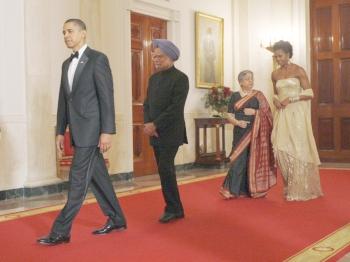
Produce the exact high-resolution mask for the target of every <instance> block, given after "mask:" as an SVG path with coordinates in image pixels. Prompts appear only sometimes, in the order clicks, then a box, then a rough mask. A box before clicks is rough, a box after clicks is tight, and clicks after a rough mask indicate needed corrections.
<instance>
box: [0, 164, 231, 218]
mask: <svg viewBox="0 0 350 262" xmlns="http://www.w3.org/2000/svg"><path fill="white" fill-rule="evenodd" d="M225 172H226V169H191V170H188V171H182V172H177V180H178V181H179V182H180V181H184V180H191V179H195V178H200V177H205V176H210V175H215V174H218V173H225ZM158 185H160V180H159V176H158V175H150V176H143V177H136V178H134V179H133V180H131V181H118V182H113V186H114V189H115V191H116V192H117V193H121V192H128V191H134V190H142V189H145V188H148V187H154V186H158ZM93 197H94V196H93V194H92V192H90V191H89V192H88V194H87V197H86V199H91V198H93ZM66 199H67V193H66V192H61V193H58V194H51V195H42V196H36V197H28V198H15V199H8V200H3V201H0V216H1V215H8V214H13V213H18V212H23V211H28V210H32V209H37V208H43V207H50V206H55V205H60V204H64V203H65V202H66Z"/></svg>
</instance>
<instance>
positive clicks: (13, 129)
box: [0, 0, 27, 189]
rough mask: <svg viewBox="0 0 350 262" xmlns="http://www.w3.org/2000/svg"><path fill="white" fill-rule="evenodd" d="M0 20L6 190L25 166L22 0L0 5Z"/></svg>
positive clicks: (1, 171)
mask: <svg viewBox="0 0 350 262" xmlns="http://www.w3.org/2000/svg"><path fill="white" fill-rule="evenodd" d="M0 20H1V21H0V34H1V38H0V50H1V51H2V54H1V59H0V128H1V130H2V132H1V136H2V138H1V140H0V189H9V188H12V187H14V186H16V185H18V184H23V183H24V179H25V177H24V174H25V173H26V164H27V158H26V152H27V145H26V114H25V112H26V109H25V96H26V83H25V53H24V41H25V40H24V3H23V0H13V1H6V2H2V3H1V8H0Z"/></svg>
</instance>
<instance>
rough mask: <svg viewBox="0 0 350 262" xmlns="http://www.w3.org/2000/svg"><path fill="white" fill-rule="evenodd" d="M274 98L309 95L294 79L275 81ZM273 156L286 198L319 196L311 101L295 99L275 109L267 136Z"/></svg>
mask: <svg viewBox="0 0 350 262" xmlns="http://www.w3.org/2000/svg"><path fill="white" fill-rule="evenodd" d="M276 88H277V98H276V99H278V100H279V101H283V100H284V99H285V98H287V97H296V96H300V95H306V96H311V97H312V96H313V93H312V90H311V89H307V90H303V89H302V87H301V86H300V82H299V79H298V78H286V79H281V80H278V81H277V83H276ZM271 140H272V145H273V149H274V154H275V158H276V160H277V163H278V165H279V167H280V169H281V172H282V176H283V179H284V195H285V198H286V200H289V201H292V200H297V201H298V200H299V201H300V200H309V199H313V198H317V197H319V196H322V195H323V194H322V189H321V185H320V176H319V168H318V166H319V165H320V159H319V156H318V152H317V148H316V143H315V139H314V136H313V132H312V126H311V101H310V100H306V101H297V102H294V103H290V104H288V105H287V106H286V107H285V108H284V109H280V110H276V112H275V115H274V121H273V130H272V135H271Z"/></svg>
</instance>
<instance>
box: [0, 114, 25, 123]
mask: <svg viewBox="0 0 350 262" xmlns="http://www.w3.org/2000/svg"><path fill="white" fill-rule="evenodd" d="M0 123H1V124H8V123H10V124H12V123H14V124H25V123H27V117H26V115H0Z"/></svg>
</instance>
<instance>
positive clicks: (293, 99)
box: [289, 96, 300, 103]
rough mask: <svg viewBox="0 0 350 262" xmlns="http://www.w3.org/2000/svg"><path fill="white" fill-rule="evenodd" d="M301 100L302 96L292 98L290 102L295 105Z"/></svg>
mask: <svg viewBox="0 0 350 262" xmlns="http://www.w3.org/2000/svg"><path fill="white" fill-rule="evenodd" d="M299 100H300V96H295V97H290V98H289V102H290V103H294V102H297V101H299Z"/></svg>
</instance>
